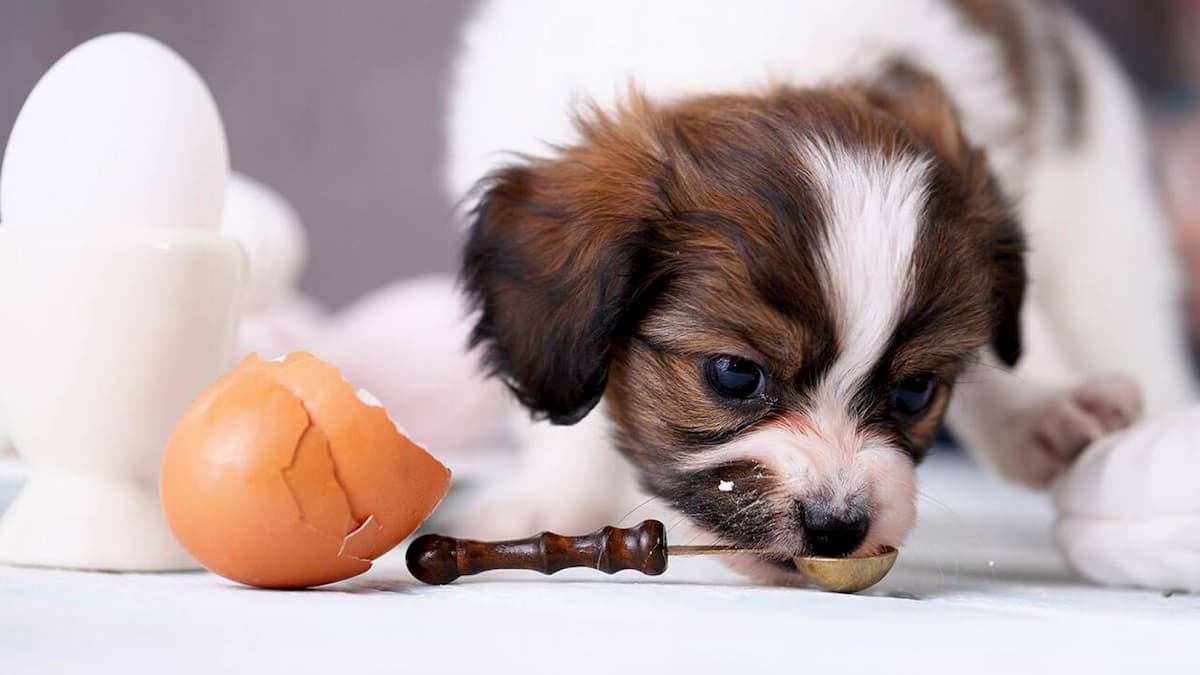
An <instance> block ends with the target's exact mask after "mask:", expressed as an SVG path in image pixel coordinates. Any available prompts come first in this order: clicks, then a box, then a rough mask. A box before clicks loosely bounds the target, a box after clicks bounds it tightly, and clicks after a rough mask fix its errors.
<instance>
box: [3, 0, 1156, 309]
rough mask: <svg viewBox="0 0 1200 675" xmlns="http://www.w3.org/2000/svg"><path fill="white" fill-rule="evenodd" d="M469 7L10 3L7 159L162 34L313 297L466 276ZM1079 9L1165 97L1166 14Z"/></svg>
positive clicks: (174, 0)
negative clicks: (453, 105) (455, 165)
mask: <svg viewBox="0 0 1200 675" xmlns="http://www.w3.org/2000/svg"><path fill="white" fill-rule="evenodd" d="M571 1H575V0H571ZM698 1H704V0H698ZM709 1H720V0H709ZM730 1H732V0H730ZM832 1H839V0H832ZM471 4H472V3H471V0H0V149H2V148H3V144H4V143H5V142H6V141H7V136H8V130H9V129H10V128H11V126H12V122H13V120H14V119H15V117H16V115H17V111H18V110H19V109H20V105H21V102H22V101H23V100H24V98H25V96H26V94H27V93H28V92H29V90H30V88H31V87H32V86H33V84H34V82H36V81H37V78H38V77H39V76H40V75H41V73H42V72H44V71H45V69H46V68H47V67H49V66H50V64H52V63H53V62H54V61H55V60H56V59H57V58H58V57H59V56H61V55H62V54H63V53H64V52H66V51H67V50H68V49H70V48H71V47H72V46H73V45H75V44H77V43H79V42H81V41H83V40H85V39H87V38H89V37H92V36H94V35H97V34H99V33H104V32H108V31H114V30H134V31H139V32H144V33H148V34H150V35H152V36H154V37H157V38H159V39H160V40H163V41H164V42H166V43H167V44H169V45H171V46H173V47H174V48H175V49H177V50H178V51H179V52H180V53H182V54H183V56H184V57H185V58H187V59H188V60H189V61H191V62H192V63H193V64H194V65H195V66H196V68H197V69H198V70H199V71H200V73H201V75H202V76H203V77H204V79H205V80H207V81H208V83H209V85H210V86H211V87H212V90H213V92H214V94H215V95H216V98H217V102H218V104H219V105H220V106H221V110H222V113H223V116H224V119H225V125H226V128H227V130H228V135H229V143H230V149H231V154H232V161H233V165H234V168H236V169H237V170H239V171H241V172H243V173H246V174H247V175H250V176H252V177H254V178H257V179H259V180H261V181H264V182H266V183H267V184H269V185H271V186H273V187H275V188H276V189H278V190H279V191H280V192H282V193H283V194H284V195H285V196H287V197H288V198H289V200H290V201H291V202H292V203H293V204H294V205H295V206H296V208H297V209H298V210H299V211H300V214H301V216H302V217H303V219H304V221H305V224H306V225H307V226H308V230H309V236H310V241H311V245H312V246H311V248H312V252H311V256H310V262H309V267H308V269H307V271H306V273H305V276H304V279H303V282H302V285H303V287H304V289H305V290H306V291H308V292H309V293H311V294H313V295H314V296H316V297H317V298H318V299H320V300H322V301H324V302H325V303H327V304H329V305H331V306H334V307H336V306H339V305H342V304H344V303H346V302H347V301H349V300H352V299H353V298H355V297H357V296H358V295H359V294H361V293H363V292H364V291H367V290H370V289H371V288H374V287H376V286H379V285H381V284H383V283H386V282H388V281H390V280H392V279H396V278H400V277H407V276H413V275H417V274H422V273H427V272H452V271H453V269H454V266H455V248H456V236H455V233H454V229H453V228H452V227H451V226H450V210H451V204H449V203H448V198H447V196H446V195H445V194H444V193H443V192H442V188H441V183H440V175H441V173H440V172H441V166H440V161H441V148H442V144H443V140H442V138H443V129H442V110H443V105H444V100H445V93H446V92H445V88H446V83H447V74H448V72H449V66H450V62H451V57H452V54H453V51H454V49H455V40H456V36H457V30H458V27H459V25H460V23H461V22H462V20H463V19H464V18H465V17H466V15H467V14H468V12H469V10H470V7H471ZM1074 4H1076V5H1078V6H1079V8H1080V9H1082V10H1084V11H1085V12H1086V13H1087V14H1088V15H1089V17H1090V18H1091V20H1093V22H1094V23H1095V24H1096V25H1098V26H1099V27H1101V28H1102V29H1108V30H1106V31H1105V32H1107V33H1109V34H1110V37H1115V38H1116V40H1115V41H1116V43H1117V45H1118V47H1119V48H1120V49H1121V51H1122V53H1123V55H1124V56H1126V57H1127V58H1126V63H1127V64H1128V65H1129V66H1130V68H1131V70H1132V72H1134V73H1135V74H1137V75H1138V76H1139V78H1138V79H1139V81H1140V82H1141V83H1142V84H1143V86H1144V87H1145V88H1146V89H1147V90H1148V91H1150V92H1154V90H1155V89H1161V88H1164V87H1165V86H1166V85H1164V81H1167V82H1169V78H1168V77H1167V76H1168V74H1169V72H1170V68H1169V65H1168V59H1166V58H1165V57H1164V55H1163V51H1164V50H1165V49H1166V47H1165V46H1164V45H1165V41H1164V40H1162V39H1161V36H1162V35H1163V34H1164V32H1165V31H1164V26H1163V22H1164V18H1165V16H1166V15H1165V13H1164V12H1163V11H1162V9H1161V8H1163V7H1165V6H1166V4H1167V3H1158V2H1151V3H1146V2H1138V1H1137V0H1078V1H1077V2H1075V3H1074ZM1156 8H1157V9H1156Z"/></svg>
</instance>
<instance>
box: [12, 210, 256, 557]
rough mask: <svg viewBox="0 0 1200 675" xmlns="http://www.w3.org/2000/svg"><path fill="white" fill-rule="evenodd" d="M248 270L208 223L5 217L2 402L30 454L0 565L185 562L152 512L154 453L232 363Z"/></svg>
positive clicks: (23, 451)
mask: <svg viewBox="0 0 1200 675" xmlns="http://www.w3.org/2000/svg"><path fill="white" fill-rule="evenodd" d="M64 198H68V197H65V196H64ZM244 268H245V261H244V255H243V253H242V251H241V249H240V248H239V246H238V244H237V243H236V242H234V241H233V240H231V239H228V238H225V237H223V236H221V235H219V234H217V233H216V232H205V231H199V230H186V229H168V228H156V229H142V228H138V229H120V228H109V229H106V230H102V231H74V230H70V229H56V228H34V227H17V226H12V225H6V226H4V227H0V312H2V314H3V316H4V320H5V322H4V326H3V328H2V329H0V373H3V377H0V409H3V410H4V411H5V416H6V417H7V420H8V423H9V433H10V435H11V437H12V440H13V443H14V444H15V445H16V447H17V451H18V453H19V454H20V455H21V456H22V457H23V458H24V459H25V460H26V462H27V466H28V481H27V482H26V484H25V486H24V487H23V488H22V490H21V492H20V493H19V494H18V495H17V498H16V500H15V501H14V502H13V504H12V505H11V506H10V507H9V509H8V511H7V512H6V513H4V514H3V517H0V562H6V563H11V564H19V565H36V566H49V567H67V568H78V569H95V570H112V571H150V570H172V569H187V568H194V567H196V564H195V563H194V562H193V561H192V560H191V558H190V557H189V556H188V555H187V554H186V553H185V552H184V551H183V549H182V548H180V547H179V546H178V544H176V543H175V540H174V538H173V537H172V535H171V533H170V531H169V529H168V528H167V525H166V522H165V520H164V519H163V516H162V509H161V506H160V502H159V497H158V470H159V462H160V458H161V456H162V452H163V448H164V447H165V445H166V442H167V440H168V438H169V436H170V433H171V430H172V428H173V427H174V425H175V422H176V420H177V419H178V418H179V416H180V415H181V414H182V413H183V411H184V409H185V408H186V407H187V405H188V404H189V403H190V402H191V400H192V399H193V398H194V397H195V396H196V395H197V394H198V393H199V392H200V391H201V390H202V389H203V388H204V387H205V386H206V385H207V384H208V383H209V382H211V381H212V380H213V379H215V378H216V377H217V376H219V375H220V374H221V373H222V372H223V371H224V370H225V369H226V368H227V366H228V359H229V356H230V349H231V347H232V341H233V336H234V332H235V329H236V323H237V317H238V314H239V309H240V307H239V306H240V297H239V296H240V293H241V287H242V281H243V277H244V275H245V271H244Z"/></svg>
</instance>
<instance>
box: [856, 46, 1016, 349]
mask: <svg viewBox="0 0 1200 675" xmlns="http://www.w3.org/2000/svg"><path fill="white" fill-rule="evenodd" d="M863 93H864V95H865V97H866V99H867V101H868V102H869V103H870V104H871V105H872V106H874V107H875V108H877V109H880V110H882V111H884V112H886V113H887V114H889V115H891V116H892V117H894V118H895V119H897V120H899V121H900V122H901V123H902V124H903V125H904V127H905V128H906V129H907V130H908V132H909V133H910V134H912V136H913V137H914V138H915V139H916V140H917V141H919V142H920V143H921V144H922V145H924V146H925V147H926V148H928V149H929V150H930V151H931V152H932V153H933V154H934V155H936V156H937V157H938V158H940V159H941V160H942V161H944V162H945V163H946V165H948V166H949V167H950V168H951V169H953V172H954V174H955V175H956V177H957V180H956V181H955V182H956V183H957V187H958V188H961V190H962V191H963V193H962V200H961V209H960V213H959V217H962V218H965V219H967V220H968V221H970V222H966V223H964V224H963V226H964V227H972V228H977V229H978V231H980V232H981V233H983V235H984V237H985V240H986V241H987V242H988V245H989V247H990V249H989V250H990V254H991V255H990V260H989V263H990V264H991V266H992V282H993V286H992V288H993V291H992V302H993V315H992V316H993V321H992V325H993V334H992V349H993V350H994V351H995V353H996V355H997V356H998V357H999V358H1000V360H1001V361H1003V362H1004V363H1005V364H1007V365H1009V366H1013V365H1016V363H1017V360H1018V359H1019V358H1020V356H1021V319H1020V315H1021V307H1022V304H1023V302H1024V298H1025V286H1026V281H1027V280H1026V271H1025V239H1024V235H1023V234H1022V232H1021V229H1020V226H1019V225H1018V224H1017V222H1016V220H1015V219H1014V217H1013V215H1012V213H1013V210H1012V208H1011V205H1010V204H1009V201H1008V199H1007V198H1006V197H1005V196H1004V195H1003V194H1002V190H1001V189H1000V186H999V184H998V183H997V182H996V179H995V176H993V175H992V172H991V169H990V167H989V166H988V163H987V158H986V155H985V153H984V152H983V151H982V150H980V149H979V148H976V147H974V146H972V145H971V144H970V143H969V142H968V140H967V138H966V136H964V135H963V132H962V126H961V124H960V122H959V118H958V111H957V110H956V108H955V106H954V102H953V101H952V100H951V99H950V97H949V96H948V95H947V94H946V91H945V89H943V88H942V86H941V84H940V83H939V82H938V81H937V80H936V79H935V78H934V77H932V76H931V75H929V74H928V73H927V72H925V71H923V70H920V69H918V68H916V67H914V66H913V65H911V64H909V63H907V62H903V61H898V62H894V63H892V64H890V65H889V66H888V67H886V68H885V69H884V71H883V73H882V74H881V75H880V76H879V77H877V78H876V79H875V80H873V81H872V82H871V83H870V84H869V85H868V86H867V87H865V89H864V92H863Z"/></svg>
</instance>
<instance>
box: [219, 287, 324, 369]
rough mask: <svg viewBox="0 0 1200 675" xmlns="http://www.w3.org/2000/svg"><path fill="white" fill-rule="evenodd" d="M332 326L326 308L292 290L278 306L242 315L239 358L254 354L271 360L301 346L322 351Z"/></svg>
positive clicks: (317, 352)
mask: <svg viewBox="0 0 1200 675" xmlns="http://www.w3.org/2000/svg"><path fill="white" fill-rule="evenodd" d="M329 327H330V323H329V315H328V313H327V312H326V311H325V308H324V307H321V305H320V304H318V303H317V301H316V300H313V299H312V298H309V297H308V296H305V295H301V294H299V293H291V294H289V295H288V296H287V297H285V298H284V299H283V300H281V301H280V302H278V303H277V304H275V305H272V306H270V307H267V308H265V309H258V310H247V311H246V313H245V314H243V315H242V321H241V323H240V324H239V326H238V338H237V351H236V352H235V353H236V355H237V360H239V361H240V360H241V359H243V358H245V357H246V356H247V355H249V354H253V353H257V354H258V355H259V356H262V357H263V358H268V359H269V358H274V357H276V356H282V355H283V354H287V353H288V352H294V351H296V350H298V349H303V350H305V351H310V352H313V353H314V354H321V353H322V352H324V351H325V346H326V344H327V340H326V337H325V332H326V331H327V330H328V329H329Z"/></svg>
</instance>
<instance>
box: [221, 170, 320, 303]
mask: <svg viewBox="0 0 1200 675" xmlns="http://www.w3.org/2000/svg"><path fill="white" fill-rule="evenodd" d="M221 232H222V233H223V234H224V235H226V236H228V237H232V238H234V239H237V240H238V241H239V242H240V243H241V244H242V247H243V248H244V249H245V250H246V257H247V258H248V259H249V260H250V274H249V277H248V278H247V281H246V292H245V296H244V298H245V300H244V305H245V307H246V308H247V309H261V308H264V307H269V306H271V305H274V304H276V303H278V302H280V301H281V300H283V299H284V298H286V297H287V296H288V295H289V294H291V293H292V292H293V291H294V290H295V288H296V283H297V281H299V278H300V272H301V271H302V270H303V269H304V262H305V259H306V258H307V257H308V240H307V238H306V237H305V233H304V226H303V225H301V223H300V217H299V216H298V215H296V211H295V209H293V208H292V207H291V205H290V204H288V203H287V200H285V199H284V198H283V197H282V196H281V195H280V194H279V193H277V192H275V191H274V190H272V189H271V188H269V187H267V186H266V185H263V184H262V183H259V182H257V181H255V180H252V179H250V178H247V177H246V176H243V175H241V174H238V173H234V174H231V175H230V177H229V186H228V188H227V189H226V192H225V214H224V216H222V219H221Z"/></svg>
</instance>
